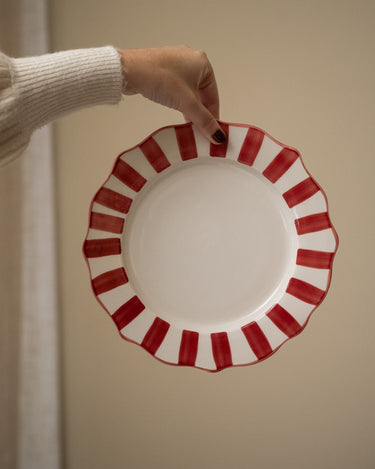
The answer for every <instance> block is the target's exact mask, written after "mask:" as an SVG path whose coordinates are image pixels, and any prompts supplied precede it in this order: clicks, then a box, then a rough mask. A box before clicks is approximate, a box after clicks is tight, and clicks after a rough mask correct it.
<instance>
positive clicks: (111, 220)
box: [90, 212, 124, 234]
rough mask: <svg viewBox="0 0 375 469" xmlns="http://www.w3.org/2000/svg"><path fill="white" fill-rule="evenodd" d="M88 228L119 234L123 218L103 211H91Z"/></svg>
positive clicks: (122, 226) (122, 225)
mask: <svg viewBox="0 0 375 469" xmlns="http://www.w3.org/2000/svg"><path fill="white" fill-rule="evenodd" d="M90 228H92V229H94V230H101V231H109V232H110V233H117V234H121V233H122V230H123V228H124V219H123V218H120V217H114V216H112V215H106V214H104V213H97V212H91V215H90Z"/></svg>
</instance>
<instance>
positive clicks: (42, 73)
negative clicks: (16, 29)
mask: <svg viewBox="0 0 375 469" xmlns="http://www.w3.org/2000/svg"><path fill="white" fill-rule="evenodd" d="M122 88H123V74H122V70H121V61H120V56H119V54H118V52H117V51H116V49H114V48H113V47H110V46H108V47H100V48H94V49H78V50H71V51H65V52H57V53H54V54H46V55H42V56H39V57H26V58H19V59H13V58H9V57H7V56H6V55H4V54H1V53H0V165H3V164H5V163H6V162H8V161H10V160H12V159H14V158H15V157H17V156H18V155H19V154H20V153H22V151H23V150H24V149H25V147H26V146H27V144H28V142H29V140H30V136H31V134H32V132H33V131H34V130H35V129H37V128H38V127H41V126H43V125H44V124H47V123H48V122H51V121H52V120H54V119H56V118H57V117H60V116H61V115H63V114H67V113H69V112H72V111H74V110H77V109H81V108H84V107H88V106H94V105H97V104H116V103H118V102H119V101H120V99H121V95H122Z"/></svg>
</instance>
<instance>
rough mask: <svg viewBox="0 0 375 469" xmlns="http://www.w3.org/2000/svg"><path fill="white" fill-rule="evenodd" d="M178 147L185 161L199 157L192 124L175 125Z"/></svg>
mask: <svg viewBox="0 0 375 469" xmlns="http://www.w3.org/2000/svg"><path fill="white" fill-rule="evenodd" d="M175 132H176V138H177V143H178V148H179V149H180V153H181V159H182V160H183V161H186V160H190V159H192V158H197V157H198V152H197V145H196V143H195V137H194V132H193V128H192V126H191V125H190V124H189V125H185V126H182V127H175Z"/></svg>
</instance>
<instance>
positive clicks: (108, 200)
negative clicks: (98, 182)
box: [94, 187, 132, 213]
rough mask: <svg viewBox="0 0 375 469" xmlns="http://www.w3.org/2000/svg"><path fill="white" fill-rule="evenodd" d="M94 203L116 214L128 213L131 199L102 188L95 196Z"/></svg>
mask: <svg viewBox="0 0 375 469" xmlns="http://www.w3.org/2000/svg"><path fill="white" fill-rule="evenodd" d="M94 200H95V202H97V203H99V204H101V205H104V206H105V207H108V208H112V209H113V210H117V211H118V212H122V213H128V212H129V208H130V205H131V203H132V199H130V198H129V197H126V196H125V195H122V194H119V193H118V192H115V191H112V190H111V189H108V188H107V187H102V188H101V189H100V190H99V192H98V193H97V194H96V196H95V199H94Z"/></svg>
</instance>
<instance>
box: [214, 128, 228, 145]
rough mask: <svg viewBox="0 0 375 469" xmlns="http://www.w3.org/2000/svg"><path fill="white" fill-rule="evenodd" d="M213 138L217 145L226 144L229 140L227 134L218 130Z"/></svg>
mask: <svg viewBox="0 0 375 469" xmlns="http://www.w3.org/2000/svg"><path fill="white" fill-rule="evenodd" d="M212 138H213V139H214V140H215V142H217V143H224V142H225V141H226V140H227V137H226V135H225V133H224V132H223V131H221V130H217V131H216V132H215V133H214V134H213V135H212Z"/></svg>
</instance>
